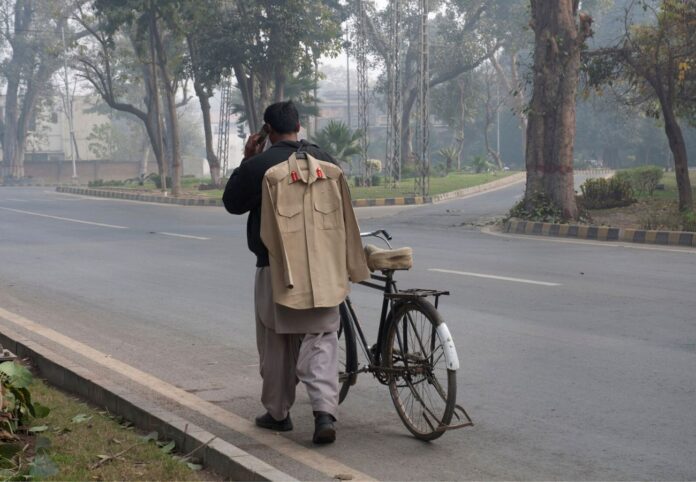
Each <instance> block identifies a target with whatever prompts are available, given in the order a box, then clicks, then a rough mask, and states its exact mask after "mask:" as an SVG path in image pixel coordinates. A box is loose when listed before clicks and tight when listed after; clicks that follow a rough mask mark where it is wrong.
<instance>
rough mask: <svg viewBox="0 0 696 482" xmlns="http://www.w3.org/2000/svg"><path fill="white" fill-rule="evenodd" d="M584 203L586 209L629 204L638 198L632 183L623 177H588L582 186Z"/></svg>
mask: <svg viewBox="0 0 696 482" xmlns="http://www.w3.org/2000/svg"><path fill="white" fill-rule="evenodd" d="M580 190H581V191H582V205H583V207H585V208H586V209H608V208H616V207H620V206H628V205H629V204H633V203H634V202H635V201H636V200H635V197H634V196H633V189H632V187H631V183H630V182H628V181H627V180H626V179H624V178H621V177H616V176H615V177H612V178H610V179H603V178H599V179H588V180H587V181H585V182H584V183H583V185H582V186H580Z"/></svg>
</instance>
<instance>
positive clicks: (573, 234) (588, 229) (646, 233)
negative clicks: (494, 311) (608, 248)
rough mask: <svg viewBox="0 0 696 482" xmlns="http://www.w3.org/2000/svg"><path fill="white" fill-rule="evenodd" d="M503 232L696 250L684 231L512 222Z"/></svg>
mask: <svg viewBox="0 0 696 482" xmlns="http://www.w3.org/2000/svg"><path fill="white" fill-rule="evenodd" d="M503 232H504V233H509V234H532V235H537V236H555V237H561V238H574V239H590V240H596V241H623V242H626V243H641V244H659V245H663V246H686V247H696V233H687V232H683V231H652V230H643V229H628V228H612V227H609V226H581V225H575V224H553V223H537V222H534V221H513V220H511V221H507V222H506V223H505V225H504V226H503Z"/></svg>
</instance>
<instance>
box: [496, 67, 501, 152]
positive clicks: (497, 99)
mask: <svg viewBox="0 0 696 482" xmlns="http://www.w3.org/2000/svg"><path fill="white" fill-rule="evenodd" d="M495 101H496V105H495V115H496V121H495V125H496V147H495V152H497V153H498V159H500V76H499V75H496V80H495Z"/></svg>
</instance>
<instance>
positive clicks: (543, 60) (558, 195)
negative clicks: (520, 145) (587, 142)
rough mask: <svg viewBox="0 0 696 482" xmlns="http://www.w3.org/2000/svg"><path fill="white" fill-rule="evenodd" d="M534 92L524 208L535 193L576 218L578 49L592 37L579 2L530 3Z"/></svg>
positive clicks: (534, 0) (545, 0)
mask: <svg viewBox="0 0 696 482" xmlns="http://www.w3.org/2000/svg"><path fill="white" fill-rule="evenodd" d="M531 7H532V22H531V25H532V28H533V30H534V36H535V47H534V92H533V95H532V100H531V103H530V108H529V121H528V126H527V147H526V153H525V155H526V167H527V186H526V192H525V204H526V206H527V208H530V209H531V208H532V207H533V206H532V205H533V203H534V199H535V194H537V193H540V194H543V195H545V196H546V197H548V198H549V199H550V200H551V201H552V202H553V203H555V204H556V205H557V206H558V207H559V208H560V209H561V211H562V213H563V217H564V218H566V219H576V218H577V216H578V208H577V205H576V203H575V191H574V182H573V148H574V144H575V96H576V93H577V85H578V72H579V68H580V50H581V47H582V46H583V44H584V42H585V39H586V38H587V37H588V36H590V35H591V33H592V32H591V30H590V24H591V21H592V20H591V18H590V17H588V16H585V15H580V24H579V25H578V24H577V23H576V16H577V9H578V0H531Z"/></svg>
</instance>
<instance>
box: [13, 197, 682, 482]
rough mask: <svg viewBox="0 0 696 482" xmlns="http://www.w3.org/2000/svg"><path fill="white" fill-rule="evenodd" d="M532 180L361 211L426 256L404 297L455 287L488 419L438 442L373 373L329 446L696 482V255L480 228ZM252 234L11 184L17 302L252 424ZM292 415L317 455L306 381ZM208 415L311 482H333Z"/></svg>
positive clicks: (353, 454) (468, 396) (456, 317)
mask: <svg viewBox="0 0 696 482" xmlns="http://www.w3.org/2000/svg"><path fill="white" fill-rule="evenodd" d="M521 189H522V187H521V185H515V186H513V187H510V188H506V189H501V190H498V191H495V192H491V193H487V194H483V195H479V196H475V197H471V198H468V199H461V200H456V201H452V202H449V203H443V204H439V205H434V206H422V207H403V208H401V207H399V208H397V207H394V208H365V209H362V210H359V218H360V220H361V228H362V229H363V230H364V231H365V230H369V229H373V228H387V229H389V230H390V232H391V233H392V234H393V236H394V240H395V242H396V244H397V245H398V246H401V245H409V246H412V247H413V248H414V251H415V267H414V269H413V270H412V271H410V272H408V273H404V274H403V276H402V277H401V286H404V287H434V288H447V289H449V290H451V291H452V295H453V296H451V297H449V298H448V299H445V300H444V301H443V304H442V305H441V307H442V308H441V310H442V313H443V315H444V317H445V320H446V321H447V323H448V325H449V326H450V329H451V331H452V334H453V337H454V340H455V342H456V345H457V349H458V352H459V358H460V361H461V369H460V371H459V372H458V401H459V402H460V403H461V404H463V405H464V406H465V407H466V408H467V410H468V411H469V413H470V415H471V416H472V418H473V419H474V421H475V423H476V425H475V426H474V427H472V428H466V429H462V430H458V431H454V432H451V433H448V434H446V435H445V436H443V437H442V438H441V439H439V440H437V441H436V442H433V443H430V444H425V443H421V442H419V441H417V440H415V439H413V438H412V437H410V435H409V434H408V432H407V431H406V429H405V428H404V427H403V426H402V425H401V422H400V420H399V418H398V417H397V415H396V412H395V410H394V408H393V406H392V403H391V399H390V397H389V393H388V390H387V389H386V387H383V386H381V385H379V384H377V383H376V382H375V381H373V380H371V379H369V378H368V375H365V376H363V378H361V379H358V384H357V385H356V386H355V387H353V388H352V389H351V392H350V394H349V395H348V399H347V400H346V402H345V403H344V404H343V405H342V406H341V413H340V422H339V439H338V442H337V443H336V444H334V445H333V446H330V447H324V448H321V449H320V453H321V454H322V455H326V456H329V457H331V458H333V459H336V460H339V461H341V462H343V463H344V464H346V465H348V466H351V467H354V468H356V469H359V470H361V471H363V472H365V473H367V474H369V475H371V476H373V477H376V478H379V479H390V480H395V479H396V480H450V479H477V480H480V479H495V480H512V479H514V480H530V479H535V480H539V479H543V480H550V479H556V480H560V479H564V480H568V479H573V480H577V479H584V480H607V479H612V480H635V479H662V480H685V479H686V480H693V479H696V443H695V442H696V440H695V436H696V435H695V434H696V410H694V400H695V399H696V398H695V395H696V393H695V390H696V370H695V369H694V368H695V367H696V301H694V294H695V293H696V269H695V268H696V250H679V249H668V248H662V249H660V248H656V249H639V248H638V247H634V246H626V247H625V246H619V245H607V244H601V243H564V242H554V241H550V240H544V239H538V238H532V239H529V238H524V239H520V238H512V237H501V236H493V235H490V234H486V233H482V232H481V231H480V230H479V229H478V228H477V227H476V226H478V225H481V224H485V223H487V222H488V221H490V219H492V218H494V217H495V216H498V215H501V214H503V213H504V212H505V211H506V210H507V209H508V208H509V207H510V205H511V204H512V203H513V202H514V201H515V199H516V198H519V196H520V195H521ZM47 216H48V217H47ZM77 221H80V222H77ZM85 222H88V223H99V224H85ZM245 243H246V242H245V218H244V217H234V216H230V215H228V214H227V213H225V212H224V211H223V210H221V209H215V208H196V207H178V206H164V205H154V204H144V203H135V202H124V201H116V200H105V199H93V198H82V197H77V196H71V195H61V194H57V193H55V192H51V191H47V190H45V189H29V188H26V189H25V188H0V307H2V308H4V309H7V310H10V311H13V312H15V313H19V314H21V315H23V316H25V317H27V318H30V319H32V320H34V321H35V322H37V323H40V324H42V325H45V326H49V327H51V328H53V329H56V330H58V331H60V332H61V333H64V334H66V335H67V336H70V337H72V338H75V339H77V340H80V341H82V342H85V343H88V344H89V345H90V346H93V347H94V348H96V349H98V350H101V351H103V352H105V353H108V354H109V355H111V356H112V357H114V358H116V359H119V360H122V361H125V362H127V363H129V364H131V365H134V366H137V367H139V368H140V369H141V370H144V371H146V372H148V373H151V374H153V375H155V376H157V377H159V378H161V379H163V380H166V381H168V382H169V383H172V384H175V385H177V386H179V387H182V388H184V389H186V390H188V391H190V392H191V393H195V394H196V395H197V396H199V397H201V398H204V399H205V400H208V401H213V402H215V403H217V404H219V405H220V406H221V407H224V408H225V409H227V410H230V411H232V412H234V413H237V414H239V415H242V416H244V417H246V418H248V419H252V418H253V416H255V415H257V414H258V413H260V411H261V408H260V404H259V402H258V394H259V388H260V383H259V380H258V375H257V372H258V366H257V360H256V354H255V349H256V348H255V341H254V325H253V310H252V284H251V283H252V278H253V273H254V266H253V259H252V257H251V256H250V254H249V253H248V252H247V251H246V244H245ZM434 270H449V271H457V272H460V274H456V273H448V272H442V271H434ZM474 275H476V276H474ZM539 283H542V284H539ZM353 299H354V302H355V303H356V305H357V309H358V313H359V315H360V316H361V318H362V320H363V323H364V325H365V327H366V329H367V331H368V333H369V334H370V336H371V337H372V336H374V332H375V328H376V320H377V317H378V303H379V298H378V296H377V294H376V293H373V292H370V291H369V290H366V289H364V288H362V287H358V288H356V289H355V291H354V295H353ZM3 324H4V323H3V320H0V329H2V326H3ZM5 326H9V325H5ZM47 343H48V342H47ZM63 354H64V355H66V356H69V354H66V353H63ZM293 418H294V421H295V426H296V429H295V431H293V432H290V433H289V434H287V435H286V436H287V437H288V438H290V439H291V440H294V441H297V442H298V443H300V444H302V445H304V446H308V447H311V444H309V443H308V439H309V438H310V436H311V431H312V425H311V424H312V419H311V411H310V408H309V405H308V402H307V397H306V395H305V394H304V390H303V389H302V388H301V387H300V389H299V390H298V402H297V405H296V407H295V408H294V409H293ZM197 422H198V423H200V424H203V425H205V426H206V428H209V429H210V430H211V431H214V432H216V433H219V434H220V435H221V436H224V437H226V438H228V439H229V440H231V441H233V443H237V444H239V445H240V446H241V447H242V448H244V449H245V450H247V451H249V452H251V453H252V454H255V455H257V456H260V457H263V458H265V459H266V460H268V461H269V462H270V463H271V464H272V465H275V466H277V467H278V468H281V469H282V470H286V471H287V472H289V473H291V474H292V475H294V476H296V477H299V478H303V479H319V478H322V475H321V474H318V473H317V472H316V471H312V470H310V469H307V468H306V467H304V466H303V465H302V464H301V463H298V462H296V461H294V460H290V459H288V458H287V457H281V456H279V455H278V454H277V453H275V452H274V451H273V450H272V449H269V448H268V447H266V446H262V445H260V444H258V443H255V442H254V441H253V440H250V439H248V437H244V436H239V435H238V434H235V433H233V432H230V431H223V430H221V429H216V427H215V426H214V424H213V423H211V422H210V421H209V420H206V419H205V418H204V417H200V419H199V420H197ZM216 430H217V431H216Z"/></svg>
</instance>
